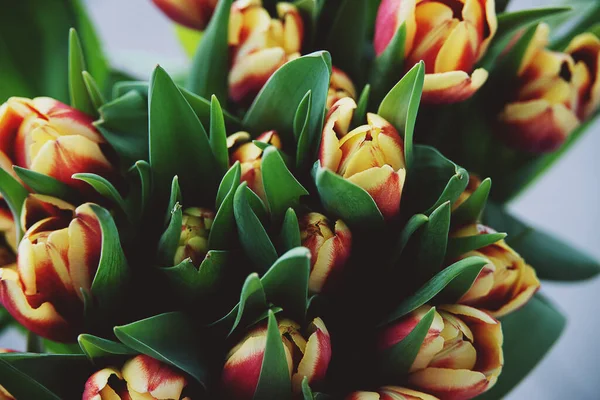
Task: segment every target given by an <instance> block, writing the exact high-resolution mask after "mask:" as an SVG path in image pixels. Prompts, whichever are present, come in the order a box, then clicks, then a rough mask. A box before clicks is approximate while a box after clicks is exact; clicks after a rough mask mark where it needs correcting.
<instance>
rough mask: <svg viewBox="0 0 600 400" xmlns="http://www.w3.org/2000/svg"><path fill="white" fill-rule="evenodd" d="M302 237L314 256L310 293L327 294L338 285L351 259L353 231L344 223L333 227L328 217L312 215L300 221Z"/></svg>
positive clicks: (309, 214)
mask: <svg viewBox="0 0 600 400" xmlns="http://www.w3.org/2000/svg"><path fill="white" fill-rule="evenodd" d="M300 236H301V239H302V246H304V247H306V248H307V249H308V250H310V254H311V258H310V277H309V280H308V289H309V290H310V292H311V293H321V292H323V291H326V290H328V288H330V287H332V286H334V285H335V284H336V280H337V279H336V278H337V277H339V276H340V274H341V272H342V270H343V269H344V267H345V266H346V263H347V261H348V259H349V258H350V249H351V248H352V234H351V233H350V229H348V226H346V224H345V223H344V222H343V221H342V220H340V219H339V220H337V221H336V222H335V225H333V224H332V223H331V222H330V221H329V220H328V219H327V217H325V216H324V215H322V214H319V213H315V212H311V213H308V214H306V215H305V216H304V217H302V218H301V219H300Z"/></svg>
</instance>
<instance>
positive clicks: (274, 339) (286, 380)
mask: <svg viewBox="0 0 600 400" xmlns="http://www.w3.org/2000/svg"><path fill="white" fill-rule="evenodd" d="M291 398H292V384H291V381H290V375H289V370H288V364H287V358H286V356H285V350H284V348H283V340H282V339H281V334H280V333H279V328H278V326H277V319H276V318H275V314H273V311H269V323H268V325H267V343H266V347H265V355H264V357H263V361H262V366H261V369H260V376H259V378H258V385H257V387H256V392H255V393H254V399H255V400H272V399H281V400H286V399H291Z"/></svg>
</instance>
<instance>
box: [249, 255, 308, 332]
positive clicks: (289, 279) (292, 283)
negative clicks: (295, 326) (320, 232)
mask: <svg viewBox="0 0 600 400" xmlns="http://www.w3.org/2000/svg"><path fill="white" fill-rule="evenodd" d="M309 274H310V251H308V249H307V248H305V247H296V248H294V249H292V250H290V251H288V252H287V253H285V254H284V255H282V256H281V257H280V258H279V259H278V260H277V261H275V263H274V264H273V266H272V267H271V268H270V269H269V270H268V271H267V272H266V273H265V275H264V276H263V277H262V278H261V279H260V280H261V282H262V284H263V288H264V290H265V294H266V295H267V300H268V301H269V302H270V303H273V304H276V305H278V306H280V307H281V308H283V309H284V310H285V312H286V315H289V316H290V317H291V318H292V319H293V320H294V321H297V322H302V321H304V319H305V317H306V309H307V306H308V304H307V302H308V276H309Z"/></svg>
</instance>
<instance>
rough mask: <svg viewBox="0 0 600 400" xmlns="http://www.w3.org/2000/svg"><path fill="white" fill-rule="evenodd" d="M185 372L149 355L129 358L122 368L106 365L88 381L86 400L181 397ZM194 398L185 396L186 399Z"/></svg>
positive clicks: (161, 399)
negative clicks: (106, 366) (107, 366)
mask: <svg viewBox="0 0 600 400" xmlns="http://www.w3.org/2000/svg"><path fill="white" fill-rule="evenodd" d="M187 383H188V382H187V379H186V377H185V375H184V374H183V373H182V372H180V371H178V370H176V369H175V368H173V367H171V366H170V365H167V364H165V363H162V362H160V361H158V360H155V359H154V358H151V357H148V356H146V355H139V356H136V357H134V358H132V359H129V360H128V361H126V362H125V365H123V368H122V369H121V370H119V369H117V368H113V367H109V368H104V369H102V370H100V371H98V372H96V373H95V374H94V375H92V376H91V377H90V378H89V379H88V380H87V382H86V383H85V389H84V392H83V397H82V400H112V399H149V400H150V399H158V400H163V399H165V400H166V399H176V400H179V399H181V393H182V392H183V390H184V388H185V387H186V386H187ZM186 399H187V400H190V399H189V398H188V397H185V398H184V399H183V400H186Z"/></svg>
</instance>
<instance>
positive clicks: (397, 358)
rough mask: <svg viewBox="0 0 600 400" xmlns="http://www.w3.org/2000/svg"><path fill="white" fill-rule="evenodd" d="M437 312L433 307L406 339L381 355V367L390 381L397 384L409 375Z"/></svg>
mask: <svg viewBox="0 0 600 400" xmlns="http://www.w3.org/2000/svg"><path fill="white" fill-rule="evenodd" d="M435 312H436V311H435V307H431V309H430V310H429V311H428V312H427V313H426V314H425V315H424V316H423V318H421V320H420V321H419V323H417V325H416V326H415V327H414V328H413V330H412V331H410V333H409V334H408V335H406V337H405V338H404V339H402V340H401V341H400V342H398V343H396V344H395V345H394V346H392V347H390V348H389V349H386V350H385V351H383V353H382V354H381V363H382V365H381V367H382V368H383V373H384V375H386V376H388V377H389V378H390V379H395V380H396V382H397V383H401V382H402V381H403V378H404V375H406V374H407V373H408V371H409V370H410V367H411V366H412V364H413V362H414V361H415V359H416V358H417V354H419V350H420V349H421V345H422V344H423V341H424V340H425V337H426V336H427V333H428V332H429V328H431V324H432V323H433V318H434V316H435Z"/></svg>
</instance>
